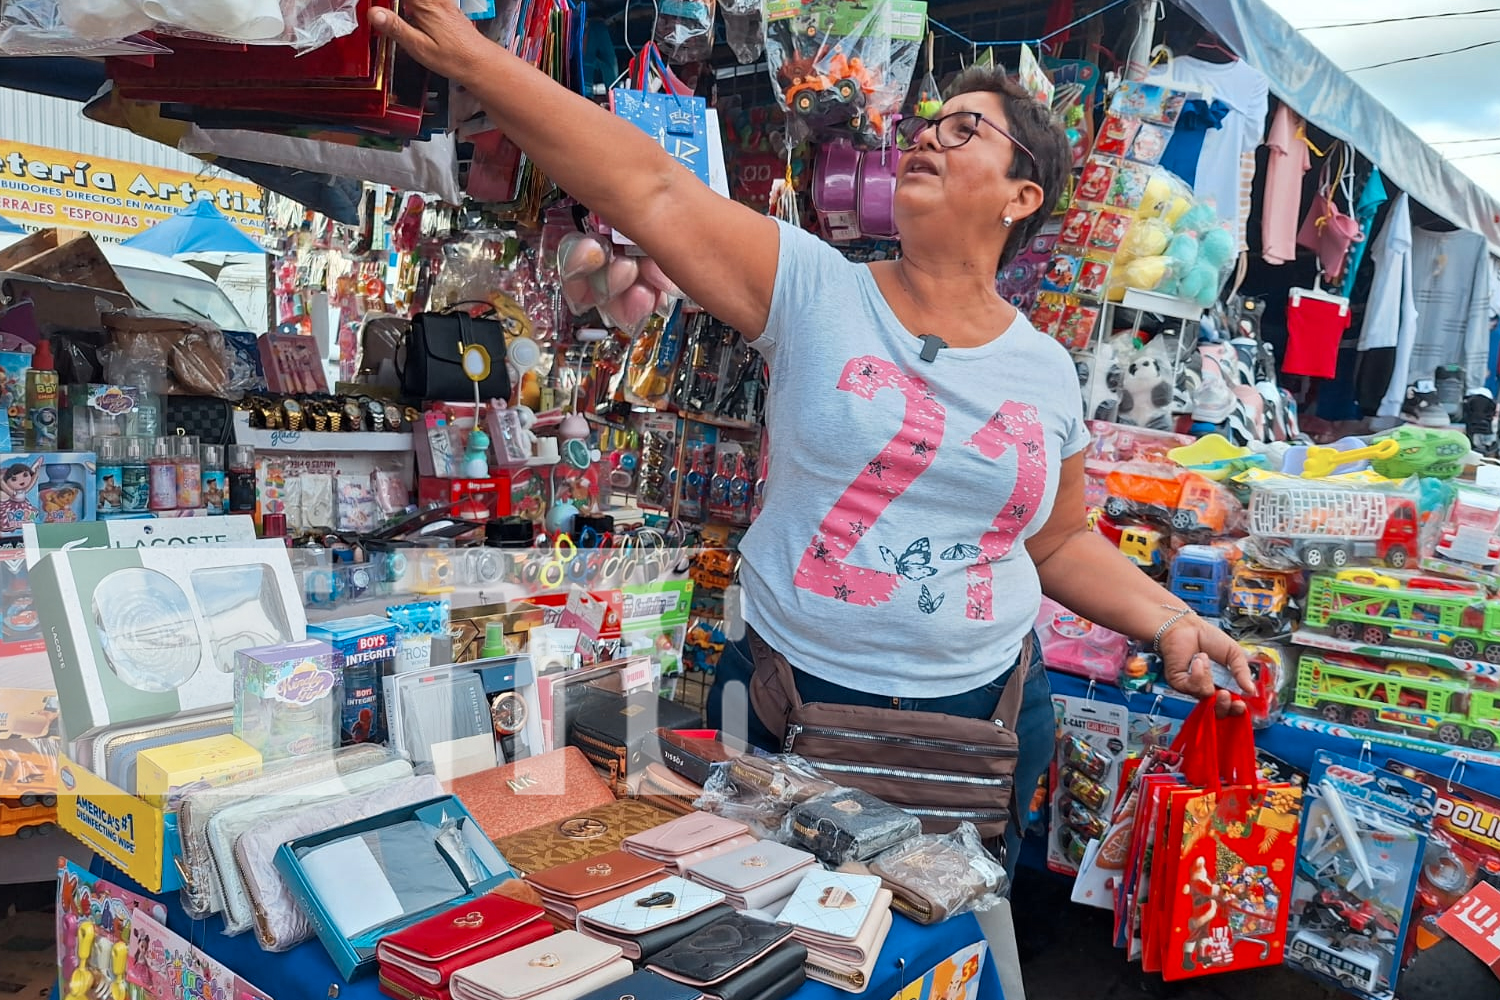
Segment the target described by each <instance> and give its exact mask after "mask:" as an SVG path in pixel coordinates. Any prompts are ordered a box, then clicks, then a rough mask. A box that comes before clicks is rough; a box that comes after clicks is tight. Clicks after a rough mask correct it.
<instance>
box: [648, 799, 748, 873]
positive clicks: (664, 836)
mask: <svg viewBox="0 0 1500 1000" xmlns="http://www.w3.org/2000/svg"><path fill="white" fill-rule="evenodd" d="M753 843H755V838H754V837H753V836H751V834H750V828H749V827H748V826H746V825H745V824H743V823H740V822H738V821H736V820H732V819H725V818H724V817H723V816H715V815H713V814H711V813H702V812H693V813H688V814H687V815H686V816H681V817H679V818H677V819H674V820H672V821H671V822H670V823H663V824H662V825H661V826H659V827H657V828H656V829H654V830H647V831H645V832H644V833H637V834H634V835H633V836H630V837H626V838H625V843H624V844H623V845H622V846H623V847H624V848H625V850H627V851H629V852H630V853H631V854H634V855H635V856H636V857H640V858H650V859H651V860H652V861H660V862H661V863H662V864H664V865H672V866H675V867H676V869H677V873H678V874H679V875H686V874H687V870H688V869H689V868H691V867H692V866H693V865H695V864H698V863H699V862H702V861H707V860H708V859H709V858H713V857H717V856H718V855H720V854H724V853H727V852H729V851H733V850H736V849H738V848H741V847H748V846H749V845H751V844H753Z"/></svg>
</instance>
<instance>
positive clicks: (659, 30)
mask: <svg viewBox="0 0 1500 1000" xmlns="http://www.w3.org/2000/svg"><path fill="white" fill-rule="evenodd" d="M716 5H717V3H716V0H661V2H660V3H659V4H658V5H657V8H656V9H657V17H656V31H655V41H656V46H657V48H659V49H661V54H662V55H663V56H665V57H666V58H667V60H668V61H669V62H673V63H690V62H697V61H699V60H701V59H707V58H708V57H709V56H710V55H712V54H713V50H714V7H715V6H716ZM741 61H742V62H743V61H744V60H741Z"/></svg>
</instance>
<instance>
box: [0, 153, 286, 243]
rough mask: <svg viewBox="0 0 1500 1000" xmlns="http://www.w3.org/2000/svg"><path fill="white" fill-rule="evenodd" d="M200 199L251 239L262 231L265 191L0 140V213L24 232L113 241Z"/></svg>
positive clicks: (128, 235)
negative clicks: (56, 230)
mask: <svg viewBox="0 0 1500 1000" xmlns="http://www.w3.org/2000/svg"><path fill="white" fill-rule="evenodd" d="M203 199H207V200H210V201H212V202H213V203H214V205H216V206H217V207H218V209H219V211H221V212H223V213H224V215H225V216H227V217H228V218H229V221H230V222H233V223H234V224H235V225H236V226H238V227H239V228H240V229H242V230H244V231H245V233H246V234H247V235H248V236H250V237H251V238H252V239H254V238H256V237H260V236H263V235H265V231H266V209H265V196H264V192H263V191H262V190H261V188H260V187H258V186H257V185H255V184H251V183H249V182H247V181H235V180H228V179H226V178H221V177H200V176H197V175H194V174H188V173H183V172H182V171H180V170H166V169H163V168H161V167H143V166H139V165H137V164H134V163H126V162H124V161H123V160H110V159H104V158H102V157H97V156H83V155H80V154H78V153H70V152H67V151H66V150H61V149H49V148H47V147H46V146H32V145H29V144H27V143H24V142H11V141H9V140H3V139H0V218H5V219H9V220H10V221H11V222H14V223H16V224H17V225H18V226H22V227H24V228H25V229H28V230H37V229H46V228H48V227H49V226H62V227H65V228H69V229H85V230H88V231H89V232H91V233H93V234H94V235H95V236H96V237H97V238H99V239H100V240H103V241H104V242H109V243H118V242H119V241H121V240H126V239H129V238H130V237H132V236H134V235H136V234H137V233H141V232H144V231H145V230H147V229H150V228H151V227H152V226H154V225H156V224H157V223H158V222H161V221H163V220H164V219H168V218H171V217H172V216H173V215H176V214H177V213H178V212H180V211H182V209H184V208H186V207H188V206H189V205H191V204H192V203H193V202H194V201H198V200H203Z"/></svg>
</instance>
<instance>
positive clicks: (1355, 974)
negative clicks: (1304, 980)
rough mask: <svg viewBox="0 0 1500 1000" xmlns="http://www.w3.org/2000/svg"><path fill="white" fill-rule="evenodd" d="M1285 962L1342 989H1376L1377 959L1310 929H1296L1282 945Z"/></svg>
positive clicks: (1378, 973) (1377, 989)
mask: <svg viewBox="0 0 1500 1000" xmlns="http://www.w3.org/2000/svg"><path fill="white" fill-rule="evenodd" d="M1286 961H1287V964H1288V965H1297V966H1301V967H1302V968H1304V969H1307V970H1309V971H1311V972H1315V973H1317V974H1318V975H1320V976H1323V977H1325V978H1327V979H1331V980H1333V981H1334V982H1336V983H1338V984H1339V985H1340V986H1342V987H1344V988H1345V989H1357V990H1362V991H1364V992H1365V993H1375V992H1378V991H1379V989H1380V960H1379V959H1377V958H1376V957H1375V956H1374V955H1371V954H1369V953H1368V952H1365V951H1361V950H1359V949H1358V948H1340V947H1337V946H1336V945H1335V944H1334V943H1333V942H1332V941H1329V940H1328V939H1326V938H1324V937H1322V936H1321V935H1319V934H1315V933H1313V932H1312V931H1298V932H1297V933H1296V934H1295V935H1294V936H1293V937H1292V943H1291V944H1289V945H1288V946H1287V949H1286Z"/></svg>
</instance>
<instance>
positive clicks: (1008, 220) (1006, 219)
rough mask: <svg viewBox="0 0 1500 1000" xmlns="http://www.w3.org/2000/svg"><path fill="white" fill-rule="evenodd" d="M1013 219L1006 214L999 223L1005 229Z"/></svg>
mask: <svg viewBox="0 0 1500 1000" xmlns="http://www.w3.org/2000/svg"><path fill="white" fill-rule="evenodd" d="M1015 221H1016V220H1015V219H1012V218H1011V217H1010V216H1008V215H1007V216H1006V217H1005V218H1003V219H1001V220H1000V224H1001V225H1003V226H1004V227H1005V228H1006V229H1009V228H1010V227H1011V226H1012V225H1013V224H1014V223H1015Z"/></svg>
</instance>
